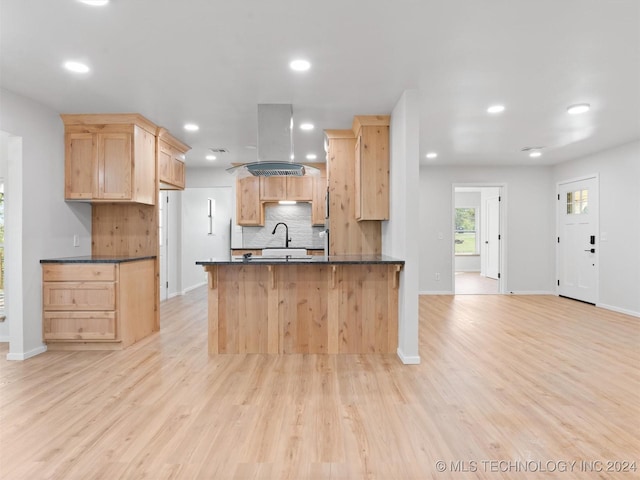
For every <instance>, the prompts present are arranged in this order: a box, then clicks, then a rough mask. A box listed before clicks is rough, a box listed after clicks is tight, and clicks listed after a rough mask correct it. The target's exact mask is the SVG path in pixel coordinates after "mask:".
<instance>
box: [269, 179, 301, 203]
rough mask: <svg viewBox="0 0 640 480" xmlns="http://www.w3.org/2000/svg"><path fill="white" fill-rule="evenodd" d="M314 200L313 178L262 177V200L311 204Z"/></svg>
mask: <svg viewBox="0 0 640 480" xmlns="http://www.w3.org/2000/svg"><path fill="white" fill-rule="evenodd" d="M312 199H313V177H312V176H309V175H305V176H303V177H260V200H261V201H263V202H278V201H280V200H296V201H299V202H310V201H311V200H312Z"/></svg>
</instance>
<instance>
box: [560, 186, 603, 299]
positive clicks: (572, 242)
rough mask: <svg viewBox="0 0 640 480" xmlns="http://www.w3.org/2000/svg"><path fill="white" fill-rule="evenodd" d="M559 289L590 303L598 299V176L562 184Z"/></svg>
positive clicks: (563, 294)
mask: <svg viewBox="0 0 640 480" xmlns="http://www.w3.org/2000/svg"><path fill="white" fill-rule="evenodd" d="M558 194H559V199H558V245H557V246H558V293H559V294H560V295H561V296H563V297H569V298H573V299H576V300H581V301H583V302H588V303H594V304H595V303H596V302H597V300H598V296H597V293H598V290H597V289H598V285H597V279H598V250H599V246H598V242H597V238H598V179H597V178H596V177H591V178H586V179H583V180H577V181H572V182H567V183H561V184H560V185H559V188H558Z"/></svg>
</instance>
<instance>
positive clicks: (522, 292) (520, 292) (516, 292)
mask: <svg viewBox="0 0 640 480" xmlns="http://www.w3.org/2000/svg"><path fill="white" fill-rule="evenodd" d="M508 294H509V295H556V293H555V292H550V291H546V290H514V291H512V292H508ZM556 296H557V295H556Z"/></svg>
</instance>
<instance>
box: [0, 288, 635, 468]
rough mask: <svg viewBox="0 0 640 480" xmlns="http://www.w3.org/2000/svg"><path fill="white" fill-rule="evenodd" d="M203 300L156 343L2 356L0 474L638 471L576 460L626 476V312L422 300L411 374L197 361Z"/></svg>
mask: <svg viewBox="0 0 640 480" xmlns="http://www.w3.org/2000/svg"><path fill="white" fill-rule="evenodd" d="M205 295H206V290H205V289H204V288H201V289H199V290H197V291H194V292H192V293H190V294H188V295H186V296H184V297H178V298H174V299H172V300H169V301H168V302H165V303H164V304H162V331H161V333H159V334H156V335H154V336H152V337H150V338H149V339H146V340H144V341H143V342H142V343H139V344H135V345H134V346H132V347H130V348H128V349H127V350H124V351H115V352H95V351H94V352H47V353H45V354H43V355H39V356H37V357H34V358H32V359H30V360H28V361H25V362H7V361H6V360H4V359H3V360H0V367H1V370H0V415H1V423H0V478H2V479H11V480H13V479H29V480H36V479H45V478H46V479H49V478H52V479H83V480H84V479H109V480H112V479H143V478H144V479H151V480H156V479H202V480H205V479H206V480H208V479H216V480H218V479H239V480H240V479H242V480H244V479H276V480H281V479H296V480H298V479H344V480H356V479H382V480H391V479H399V480H410V479H416V480H417V479H449V478H451V479H458V478H488V479H497V478H509V479H512V478H514V479H518V478H541V479H542V478H543V479H551V478H560V479H573V478H576V479H583V478H623V479H631V478H638V476H639V475H640V473H638V471H636V472H635V473H633V472H631V473H624V474H619V475H617V476H616V475H614V474H611V473H607V472H591V473H589V472H585V471H584V470H586V469H587V466H586V464H585V463H581V462H591V463H590V464H589V467H590V468H591V469H593V470H602V469H606V468H607V467H608V466H609V465H608V464H607V463H606V462H607V461H612V462H613V461H635V462H636V466H637V467H640V465H638V463H637V462H639V461H640V439H639V437H638V435H639V434H638V432H640V401H639V398H640V374H639V367H638V366H639V365H640V352H639V348H640V347H639V345H640V319H638V318H633V317H628V316H624V315H621V314H617V313H613V312H609V311H606V310H602V309H597V308H595V307H592V306H589V305H584V304H581V303H577V302H573V301H570V300H566V299H562V298H556V297H543V296H536V297H528V296H517V297H516V296H487V295H484V296H481V295H478V296H468V295H467V296H457V297H454V296H426V297H421V299H420V322H421V324H420V327H421V328H420V355H421V358H422V363H421V364H420V365H417V366H405V365H402V364H401V363H400V362H399V360H398V359H397V357H396V356H395V355H333V356H326V355H283V356H277V355H266V354H264V355H257V354H256V355H219V356H215V357H210V358H209V357H208V356H207V332H206V319H207V315H206V305H207V302H206V297H205ZM0 354H2V357H4V354H6V347H4V349H3V350H2V351H0ZM440 460H441V461H444V462H445V464H444V465H445V467H446V471H445V472H442V473H440V472H439V471H438V464H437V463H436V462H438V461H440ZM571 461H577V462H578V463H577V464H575V465H573V467H571V465H567V466H565V467H563V465H564V464H562V463H559V462H571ZM599 461H601V462H604V463H602V464H598V463H594V462H599ZM452 462H453V463H455V462H465V463H458V468H462V469H466V470H475V471H471V472H467V473H460V472H452V471H451V469H452ZM474 462H475V463H474ZM499 462H502V463H499ZM518 462H519V463H518ZM622 466H623V464H611V467H612V468H613V469H619V468H621V467H622ZM524 468H527V469H535V470H539V469H544V470H546V471H548V470H550V469H552V468H558V469H563V470H567V471H563V472H560V473H558V472H555V473H540V472H537V473H523V472H521V471H520V472H518V471H517V470H518V469H519V470H523V469H524ZM571 470H573V471H571Z"/></svg>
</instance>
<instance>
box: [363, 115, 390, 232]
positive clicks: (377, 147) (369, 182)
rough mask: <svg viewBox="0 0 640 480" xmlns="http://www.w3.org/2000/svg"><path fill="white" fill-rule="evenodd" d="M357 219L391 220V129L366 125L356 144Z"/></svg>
mask: <svg viewBox="0 0 640 480" xmlns="http://www.w3.org/2000/svg"><path fill="white" fill-rule="evenodd" d="M355 174H356V182H355V187H356V197H355V216H356V219H357V220H388V219H389V127H387V126H380V125H375V126H363V127H362V130H361V135H359V137H358V141H357V143H356V168H355Z"/></svg>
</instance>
